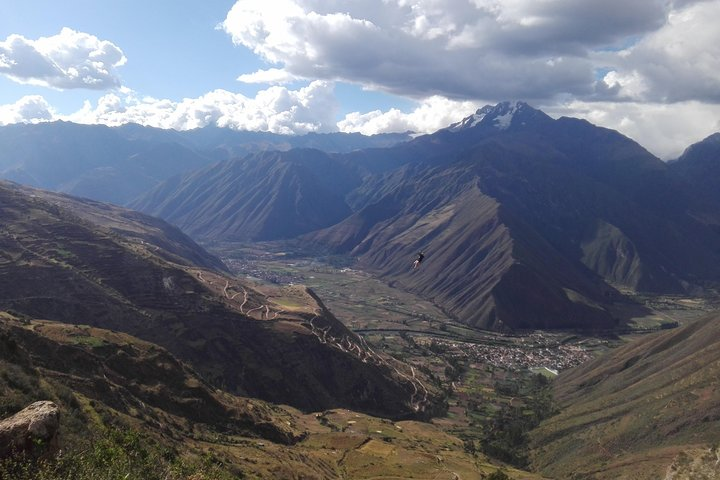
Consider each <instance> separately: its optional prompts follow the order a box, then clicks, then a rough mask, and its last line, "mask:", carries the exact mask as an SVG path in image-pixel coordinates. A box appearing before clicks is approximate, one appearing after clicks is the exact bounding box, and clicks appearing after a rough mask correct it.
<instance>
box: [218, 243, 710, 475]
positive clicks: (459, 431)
mask: <svg viewBox="0 0 720 480" xmlns="http://www.w3.org/2000/svg"><path fill="white" fill-rule="evenodd" d="M212 249H213V250H214V252H215V253H216V254H218V255H219V256H221V257H222V258H223V260H224V261H225V263H226V264H227V265H228V266H229V267H230V269H231V270H232V271H233V272H234V273H235V274H237V275H238V276H241V277H243V276H244V277H247V278H249V279H251V280H252V281H254V282H257V283H258V285H262V284H302V285H306V286H308V287H310V288H311V289H313V290H314V291H315V292H316V293H317V294H318V296H319V297H320V298H321V299H322V301H323V302H324V303H325V304H326V306H327V307H328V309H329V310H330V311H332V312H333V314H334V315H335V316H336V317H337V318H338V319H339V320H341V321H342V322H343V323H345V325H346V326H347V327H349V328H350V329H351V330H353V331H354V332H356V333H358V334H360V335H361V336H362V337H363V338H364V339H365V340H366V341H367V342H368V344H369V345H371V346H372V347H373V348H375V349H378V350H382V351H384V352H386V353H389V354H391V355H393V356H395V357H396V358H399V359H402V360H404V361H405V362H408V363H409V364H410V365H412V366H414V368H416V369H418V370H419V371H422V372H424V373H425V374H428V375H429V376H430V378H432V379H433V380H434V381H436V382H438V383H439V384H440V385H441V386H442V388H443V390H444V391H445V392H446V396H447V404H448V410H447V414H446V415H445V416H443V417H442V418H435V419H433V420H432V423H434V424H435V425H437V426H438V427H440V428H441V429H442V430H444V431H446V432H448V433H451V434H453V435H457V436H458V437H459V438H461V439H463V440H464V442H465V448H466V450H467V451H472V452H475V451H477V452H478V453H480V452H483V453H488V454H491V455H492V456H493V457H494V458H499V459H501V460H504V461H506V462H508V463H510V464H514V465H516V466H520V467H522V466H526V465H527V431H529V430H530V429H532V428H534V426H536V425H537V424H538V423H539V422H540V421H541V420H542V419H543V418H545V417H547V416H549V415H551V414H553V413H554V406H553V404H552V399H551V398H550V397H549V391H550V388H549V386H548V385H549V383H550V382H549V381H548V379H552V378H554V377H555V376H556V375H557V374H558V373H559V372H560V371H562V370H565V369H568V368H571V367H574V366H576V365H579V364H581V363H583V362H585V361H587V360H589V359H591V358H594V357H596V356H598V355H599V354H601V353H603V352H607V351H608V350H610V349H613V348H616V347H618V346H620V345H622V344H625V343H626V342H627V341H628V340H631V339H633V338H635V337H637V336H641V335H645V334H647V333H651V332H654V331H658V330H663V329H668V328H674V327H675V326H677V325H680V324H683V323H688V322H692V321H693V320H694V319H696V318H698V317H700V316H702V315H703V314H705V313H706V312H708V311H712V310H715V309H717V308H718V307H720V304H719V303H718V302H717V300H716V299H715V297H706V298H684V297H642V296H636V297H635V299H636V300H637V301H638V302H639V303H640V304H642V305H643V306H645V307H649V308H650V309H651V310H652V313H651V314H650V315H647V314H645V316H643V317H638V316H637V315H636V312H637V311H643V309H639V308H638V309H634V308H632V307H631V306H623V307H621V310H619V311H618V312H617V313H618V314H619V315H622V316H623V317H624V318H626V319H627V321H626V328H625V329H624V330H623V331H622V335H620V336H619V335H607V336H587V335H583V334H580V333H577V332H523V333H521V334H516V335H503V334H498V333H494V332H488V331H481V330H476V329H472V328H468V327H466V326H464V325H462V324H460V323H457V322H455V321H454V320H453V319H451V318H449V317H448V316H447V315H446V314H445V313H444V312H443V311H442V310H441V309H440V308H438V306H436V305H434V304H433V303H432V302H430V301H428V300H426V299H423V298H419V297H417V296H415V295H413V294H411V293H408V292H405V291H402V290H399V289H396V288H393V287H392V286H391V285H387V284H386V283H384V282H382V281H381V280H379V279H377V278H375V277H373V275H371V274H369V273H366V272H363V271H360V270H357V269H354V268H353V262H352V259H350V258H346V257H341V256H337V257H327V256H324V257H310V256H305V255H302V254H299V253H296V252H295V251H294V250H293V247H292V246H291V245H284V244H278V243H274V244H253V245H222V246H217V245H216V246H214V248H212ZM644 311H645V312H646V310H644ZM508 431H518V434H517V435H516V436H514V437H512V436H507V435H505V433H501V432H508Z"/></svg>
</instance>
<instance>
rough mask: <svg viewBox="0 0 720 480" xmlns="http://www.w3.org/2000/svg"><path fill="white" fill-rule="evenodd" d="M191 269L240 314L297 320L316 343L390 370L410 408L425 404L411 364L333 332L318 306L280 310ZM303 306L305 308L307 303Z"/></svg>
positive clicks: (223, 279) (224, 280)
mask: <svg viewBox="0 0 720 480" xmlns="http://www.w3.org/2000/svg"><path fill="white" fill-rule="evenodd" d="M194 272H195V275H196V277H197V279H198V280H199V281H200V282H201V283H203V284H204V285H206V286H207V288H209V289H210V290H211V291H214V292H217V293H218V294H220V295H221V296H222V297H223V298H224V299H225V300H226V301H227V302H229V303H231V305H232V306H233V307H235V308H236V309H237V311H238V312H239V313H240V314H242V315H244V316H246V317H249V318H252V319H254V320H261V321H262V320H265V321H267V320H277V321H287V322H291V323H300V324H301V325H303V326H304V327H306V328H307V329H309V330H310V333H311V334H312V335H314V336H315V337H316V338H317V339H318V341H319V342H320V343H322V344H324V345H328V346H330V347H331V348H336V349H338V350H340V351H342V352H344V353H347V354H349V355H353V356H355V357H356V358H358V359H359V360H360V361H361V362H363V363H372V364H374V365H377V366H379V367H383V368H387V369H389V370H390V371H392V372H394V374H395V375H396V377H397V378H398V379H400V381H401V382H402V383H404V384H406V385H409V387H410V388H411V392H410V399H409V404H410V406H411V408H412V409H413V410H414V411H416V412H419V411H421V410H423V408H424V406H425V405H427V404H428V402H429V396H430V395H429V391H428V388H427V387H426V385H425V384H424V383H423V381H422V380H421V379H420V377H419V376H418V375H417V373H416V371H415V367H414V366H412V365H407V364H404V363H403V362H400V361H399V360H397V359H395V358H393V357H390V356H387V355H380V354H378V353H377V352H375V350H373V349H372V347H370V345H368V343H367V342H366V341H365V339H364V338H363V337H362V336H361V335H356V334H352V333H351V334H350V335H348V334H347V333H346V330H345V329H337V330H339V332H334V331H333V324H332V323H331V322H328V321H327V320H325V312H324V311H323V309H322V308H320V307H318V306H315V307H314V308H313V309H312V310H311V311H307V309H305V308H302V307H301V308H298V309H296V310H295V311H291V310H287V309H283V308H280V307H279V306H278V305H277V304H275V303H274V302H273V301H272V300H271V299H272V295H267V294H263V293H261V292H259V291H257V290H254V289H253V290H250V289H248V288H246V287H245V286H244V285H242V284H240V283H239V282H237V283H233V282H231V280H230V279H228V278H227V277H224V276H220V275H218V274H215V273H211V272H208V271H204V270H199V269H196V270H194ZM241 296H242V297H241ZM239 297H241V298H242V300H241V301H240V299H239ZM309 298H311V297H309ZM307 306H308V307H309V305H307ZM323 321H325V322H326V323H325V324H324V325H323V324H321V323H322V322H323ZM403 370H405V371H403Z"/></svg>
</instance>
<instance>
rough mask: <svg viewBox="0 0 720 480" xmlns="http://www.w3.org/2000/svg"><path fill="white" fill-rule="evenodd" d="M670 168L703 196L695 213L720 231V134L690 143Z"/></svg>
mask: <svg viewBox="0 0 720 480" xmlns="http://www.w3.org/2000/svg"><path fill="white" fill-rule="evenodd" d="M669 167H670V170H671V171H672V172H673V173H674V174H676V175H677V176H679V177H680V178H682V179H684V180H685V181H686V182H687V183H688V184H689V185H692V188H693V191H694V192H695V193H696V194H697V195H698V197H700V198H699V205H697V206H696V207H695V208H694V209H693V212H694V214H695V216H696V217H698V218H699V219H700V220H701V221H703V222H706V223H707V224H709V225H712V227H713V228H715V229H716V230H720V215H719V214H718V211H719V210H720V133H715V134H713V135H710V136H709V137H707V138H706V139H704V140H702V141H701V142H698V143H695V144H693V145H690V146H689V147H688V148H687V149H686V150H685V151H684V152H683V154H682V155H681V156H680V157H679V158H678V159H677V160H676V161H673V162H670V163H669Z"/></svg>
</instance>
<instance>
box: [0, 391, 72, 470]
mask: <svg viewBox="0 0 720 480" xmlns="http://www.w3.org/2000/svg"><path fill="white" fill-rule="evenodd" d="M59 427H60V411H59V409H58V407H57V405H55V404H54V403H53V402H50V401H47V400H44V401H39V402H35V403H33V404H31V405H29V406H27V407H26V408H24V409H23V410H21V411H19V412H18V413H16V414H15V415H13V416H11V417H8V418H6V419H4V420H0V458H5V457H7V456H9V455H11V454H13V453H19V452H28V453H31V452H33V453H34V451H35V450H36V449H37V448H38V447H43V448H42V450H43V451H44V450H45V449H46V447H49V448H53V447H54V446H55V445H56V443H57V433H58V429H59Z"/></svg>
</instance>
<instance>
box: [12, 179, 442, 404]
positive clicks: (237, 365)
mask: <svg viewBox="0 0 720 480" xmlns="http://www.w3.org/2000/svg"><path fill="white" fill-rule="evenodd" d="M33 192H34V193H32V194H31V195H29V194H28V190H27V189H21V188H19V187H16V186H13V185H11V184H5V183H2V184H0V218H1V219H2V223H1V225H2V226H1V228H0V247H1V248H0V252H1V255H2V257H0V290H2V291H3V292H4V294H3V296H2V298H0V309H3V310H7V311H11V312H15V314H18V315H27V316H29V317H30V318H40V319H48V320H54V321H58V322H64V323H72V324H86V325H90V326H96V327H100V328H105V329H113V330H117V331H121V332H125V333H128V334H130V335H133V336H135V337H138V338H140V339H143V340H145V341H150V342H153V343H157V344H158V345H160V346H162V347H164V348H166V349H167V350H168V351H170V352H171V353H172V354H173V355H175V356H176V357H178V358H179V359H181V360H182V361H184V362H186V363H188V364H189V365H191V366H192V367H193V368H194V369H195V370H197V371H198V372H200V374H202V375H203V377H204V378H206V379H207V380H208V381H210V382H212V383H213V384H214V385H215V386H222V387H224V388H226V389H227V390H229V391H231V392H233V393H236V394H242V395H245V396H251V397H257V398H263V399H266V400H270V401H273V402H277V403H286V404H291V405H294V406H297V407H299V408H303V409H308V410H317V409H323V408H329V407H333V406H349V407H353V408H356V409H359V410H363V411H368V412H374V413H380V414H385V415H389V416H403V415H416V414H428V413H430V412H431V411H433V409H434V408H436V407H435V406H434V404H435V402H436V398H434V394H433V393H432V392H430V391H428V389H427V388H426V387H425V381H424V380H422V379H420V378H419V377H418V378H415V377H414V376H408V375H407V374H406V373H402V372H403V371H404V370H409V369H408V367H405V366H403V365H401V364H399V363H397V362H395V361H394V360H393V359H390V358H386V357H384V356H382V355H378V354H376V353H375V352H373V351H372V350H371V349H369V348H368V347H367V346H366V345H365V344H364V343H363V342H362V340H361V339H360V338H359V337H357V336H356V335H354V334H353V333H351V332H350V331H349V330H347V329H346V328H345V327H344V326H343V325H342V324H341V323H340V322H339V321H337V319H335V318H334V317H333V316H332V315H331V314H330V312H328V311H327V310H326V309H325V308H324V307H323V305H322V304H321V303H320V302H319V301H318V299H317V298H316V297H314V296H313V295H312V293H311V292H305V291H304V290H302V289H301V290H298V289H292V288H291V289H289V290H281V291H267V292H260V291H258V290H256V289H254V288H252V287H250V286H248V285H243V284H242V283H240V282H239V281H238V280H237V279H234V278H231V277H229V276H226V275H225V274H223V273H222V272H219V271H214V270H208V269H207V268H202V267H199V266H197V265H195V264H193V262H192V261H191V260H189V259H186V260H185V262H184V263H177V262H175V261H172V259H173V258H174V257H176V256H177V254H176V253H170V252H166V251H164V250H163V248H162V247H161V245H160V244H156V243H150V241H151V240H152V237H145V238H146V239H147V240H143V241H140V242H138V240H137V234H135V235H132V236H124V235H121V234H119V233H118V232H119V230H115V231H112V230H108V229H107V228H105V227H101V226H98V225H96V224H93V223H90V222H88V221H85V220H82V219H81V218H79V217H78V215H76V214H74V213H72V210H77V211H86V210H88V209H90V208H91V204H88V203H83V204H82V206H78V207H77V208H73V209H72V210H70V209H69V208H71V207H72V200H71V199H69V198H67V197H63V199H64V203H54V202H53V199H54V198H57V196H56V195H55V194H46V193H44V192H42V191H33ZM85 215H86V218H89V217H90V215H89V214H87V213H86V214H85ZM94 215H95V216H99V217H102V216H107V215H108V212H107V211H100V212H96V213H95V214H94ZM131 217H132V215H126V216H125V218H123V219H122V221H120V220H118V221H117V222H116V223H124V224H125V227H124V228H125V229H126V230H127V229H129V228H130V224H131V223H132V222H131V220H130V218H131ZM106 221H107V220H106ZM143 228H145V227H143V226H142V225H138V226H136V227H135V229H134V230H135V232H138V231H140V232H141V231H142V230H143ZM158 243H159V242H158ZM165 243H171V244H172V242H171V241H170V240H165ZM195 248H197V247H195ZM187 249H188V250H192V248H190V247H188V248H187ZM176 251H178V250H176ZM168 259H170V260H168ZM272 298H277V299H279V301H280V303H278V302H276V301H273V300H272ZM282 299H285V300H282ZM283 301H284V302H285V303H282V302H283ZM286 303H289V304H290V305H292V306H288V305H286ZM420 389H422V395H420V394H418V392H419V391H420ZM422 412H424V413H422Z"/></svg>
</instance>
